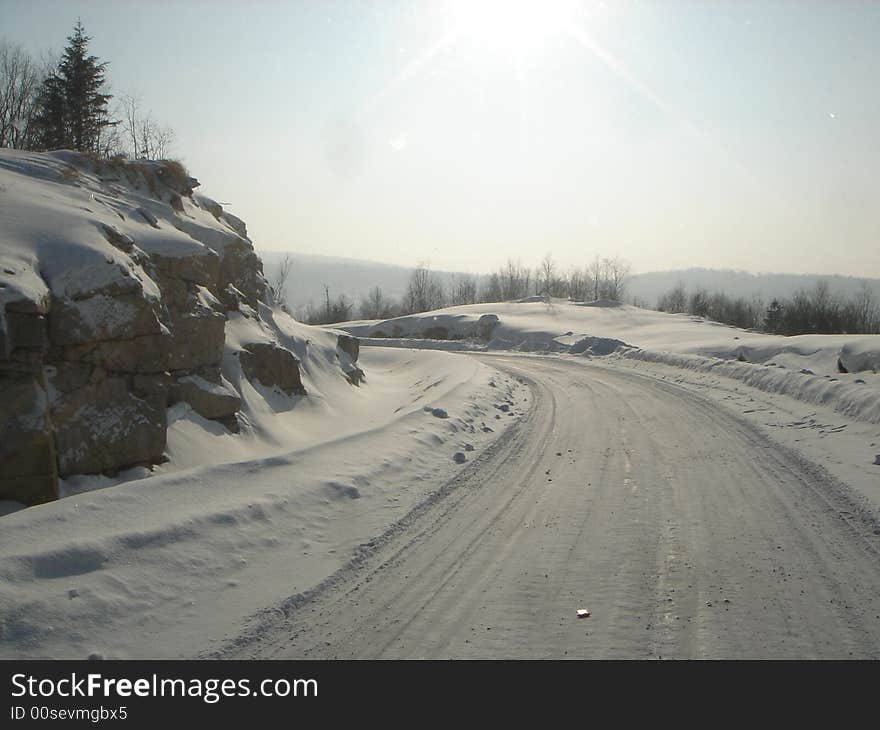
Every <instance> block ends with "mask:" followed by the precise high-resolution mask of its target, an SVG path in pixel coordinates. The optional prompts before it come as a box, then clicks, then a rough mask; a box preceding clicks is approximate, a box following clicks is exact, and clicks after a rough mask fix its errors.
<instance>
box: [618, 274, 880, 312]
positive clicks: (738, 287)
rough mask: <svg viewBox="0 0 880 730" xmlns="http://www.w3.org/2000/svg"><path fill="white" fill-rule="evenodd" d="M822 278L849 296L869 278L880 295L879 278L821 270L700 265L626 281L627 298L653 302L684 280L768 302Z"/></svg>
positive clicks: (692, 288)
mask: <svg viewBox="0 0 880 730" xmlns="http://www.w3.org/2000/svg"><path fill="white" fill-rule="evenodd" d="M820 279H822V280H824V281H827V282H828V284H829V286H830V287H831V291H832V292H834V293H835V294H838V295H840V296H843V297H846V298H848V297H850V296H851V295H853V294H855V293H856V292H857V291H858V290H859V289H860V287H861V285H862V282H863V281H866V282H868V284H869V285H870V286H871V288H872V289H873V290H874V293H875V295H876V296H877V298H878V299H880V279H859V278H856V277H852V276H838V275H820V274H752V273H749V272H748V271H732V270H729V269H698V268H695V269H679V270H677V271H652V272H649V273H645V274H637V275H635V276H633V277H632V278H631V279H629V281H628V282H627V287H626V291H627V297H628V298H633V297H636V298H638V299H640V300H643V301H645V302H647V303H648V304H649V305H650V306H654V305H656V303H657V299H658V298H659V297H660V296H662V295H663V294H665V293H666V292H668V291H669V290H670V289H672V288H673V287H674V286H675V285H676V284H678V283H679V282H683V283H684V285H685V287H686V288H687V290H688V292H692V291H695V290H696V289H699V288H704V289H707V290H708V291H710V292H716V291H720V292H724V293H725V294H729V295H732V296H737V297H749V298H750V297H752V296H760V297H762V298H763V299H765V300H766V301H768V302H769V300H770V299H772V298H773V297H778V298H784V297H790V296H791V295H792V294H794V293H795V292H796V291H797V290H798V289H805V288H806V289H809V288H812V287H813V286H815V284H816V282H817V281H819V280H820Z"/></svg>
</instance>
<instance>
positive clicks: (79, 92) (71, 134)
mask: <svg viewBox="0 0 880 730" xmlns="http://www.w3.org/2000/svg"><path fill="white" fill-rule="evenodd" d="M90 40H91V37H90V36H87V35H86V34H85V28H83V25H82V23H80V22H79V21H77V24H76V27H75V28H74V30H73V35H72V36H68V38H67V41H68V45H67V47H66V48H65V49H64V55H63V56H62V57H61V61H60V63H59V64H58V68H57V70H56V71H55V72H54V73H53V74H52V75H51V76H49V77H48V78H47V79H46V80H45V81H44V82H43V87H42V90H41V94H40V105H39V106H40V108H39V111H38V113H37V120H36V122H37V126H38V129H39V140H40V146H41V147H42V148H43V149H58V148H59V147H67V148H70V149H74V150H79V151H80V152H95V151H97V150H98V147H99V142H100V138H101V132H102V131H103V129H104V128H105V127H107V126H109V125H111V124H113V122H112V121H111V120H110V119H109V116H108V113H107V103H108V102H109V101H110V99H111V96H110V94H104V93H101V89H102V87H103V86H104V81H105V78H104V75H105V72H106V68H107V63H106V62H103V63H101V62H99V60H98V58H97V57H96V56H90V55H88V45H89V41H90Z"/></svg>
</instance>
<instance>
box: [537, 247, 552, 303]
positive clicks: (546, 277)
mask: <svg viewBox="0 0 880 730" xmlns="http://www.w3.org/2000/svg"><path fill="white" fill-rule="evenodd" d="M538 277H539V282H540V283H539V287H540V289H541V290H540V291H539V292H538V294H543V295H545V296H548V297H549V296H550V295H551V294H552V293H553V284H554V281H555V279H556V262H555V261H553V256H552V255H551V253H550V252H549V251H548V252H547V253H546V254H545V255H544V258H543V259H541V265H540V266H539V267H538Z"/></svg>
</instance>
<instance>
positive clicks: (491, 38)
mask: <svg viewBox="0 0 880 730" xmlns="http://www.w3.org/2000/svg"><path fill="white" fill-rule="evenodd" d="M450 7H451V11H452V16H453V18H454V22H455V26H456V31H457V32H458V33H459V35H461V36H462V37H466V38H469V39H470V40H472V41H473V42H474V43H476V44H477V45H480V46H483V47H484V48H486V49H488V50H492V51H499V52H505V53H512V54H516V55H520V54H526V53H531V52H534V51H536V50H539V49H541V48H542V47H544V46H545V45H546V44H547V43H548V41H550V40H552V39H553V38H554V37H555V36H557V35H558V34H560V33H562V32H563V31H564V30H566V28H568V27H569V26H570V25H571V23H572V22H573V21H574V17H575V13H576V10H577V7H578V2H577V0H543V1H542V0H450Z"/></svg>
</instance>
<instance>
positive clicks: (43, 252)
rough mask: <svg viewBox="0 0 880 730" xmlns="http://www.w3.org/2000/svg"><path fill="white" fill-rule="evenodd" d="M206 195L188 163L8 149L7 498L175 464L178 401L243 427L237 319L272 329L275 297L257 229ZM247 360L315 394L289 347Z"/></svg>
mask: <svg viewBox="0 0 880 730" xmlns="http://www.w3.org/2000/svg"><path fill="white" fill-rule="evenodd" d="M198 185H199V183H198V182H197V181H196V180H195V179H193V178H191V177H189V175H188V174H187V173H186V172H185V171H184V170H183V168H182V167H181V166H180V165H179V163H175V162H168V161H163V162H148V161H138V162H130V161H125V160H110V161H97V160H94V159H92V158H90V157H88V156H85V155H81V154H78V153H72V152H54V153H47V154H38V153H23V152H17V151H12V150H2V151H0V190H2V191H3V194H2V195H0V499H14V500H17V501H20V502H23V503H26V504H34V503H39V502H43V501H46V500H49V499H53V498H55V497H57V495H58V479H59V477H61V478H63V477H66V476H68V475H73V474H93V473H113V472H115V471H118V470H121V469H124V468H127V467H131V466H134V465H143V464H147V465H151V464H156V463H159V462H161V461H162V460H163V459H164V452H165V448H166V431H167V415H166V414H167V408H168V407H170V406H172V405H174V404H177V403H181V402H184V403H187V404H189V406H190V407H191V408H192V410H194V411H195V412H196V413H198V414H199V415H200V416H201V417H203V418H206V419H211V420H215V421H218V422H220V423H222V424H223V425H224V426H226V427H227V428H228V429H230V430H232V431H237V430H238V428H239V422H238V419H237V413H238V411H239V408H240V407H241V402H242V401H241V398H240V396H239V393H237V392H236V391H235V388H233V387H232V386H231V385H230V382H229V381H228V380H227V379H226V378H224V376H223V374H222V366H223V363H224V353H225V352H226V351H227V350H228V349H229V347H230V345H229V343H227V342H226V325H227V320H228V318H229V316H230V313H231V312H239V313H241V314H242V316H246V317H251V318H257V319H259V314H258V312H259V310H260V307H261V306H265V302H266V301H267V300H268V296H267V293H268V286H267V283H266V280H265V278H264V277H263V272H262V263H261V262H260V259H259V257H258V256H257V255H256V253H255V252H254V249H253V245H252V243H251V241H250V239H249V238H248V236H247V229H246V227H245V224H244V223H243V222H242V221H241V220H239V219H238V218H236V217H235V216H232V215H230V214H229V213H227V212H225V211H224V210H223V208H222V206H221V205H219V204H218V203H216V202H215V201H213V200H211V199H210V198H206V197H204V196H202V195H198V194H195V193H194V189H195V188H196V187H197V186H198ZM350 340H352V341H353V342H346V343H340V347H341V348H342V349H343V350H344V351H345V352H346V353H347V355H346V357H348V358H350V360H351V362H352V363H353V362H354V361H355V360H356V359H357V341H356V340H355V339H354V338H350ZM340 351H342V350H340ZM352 353H353V355H352ZM239 358H240V363H241V369H242V371H243V373H244V375H245V376H246V377H247V378H249V379H250V380H252V381H254V382H259V383H262V384H263V385H265V386H267V387H275V386H277V387H278V388H280V389H281V390H282V391H283V392H284V393H285V394H288V395H304V394H305V392H306V391H305V388H304V386H303V383H302V378H301V375H300V362H299V359H298V358H297V357H296V356H295V355H294V354H293V352H291V351H290V350H289V349H286V348H285V347H283V346H281V345H280V344H278V343H276V342H258V343H252V344H246V345H244V346H241V347H240V352H239Z"/></svg>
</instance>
